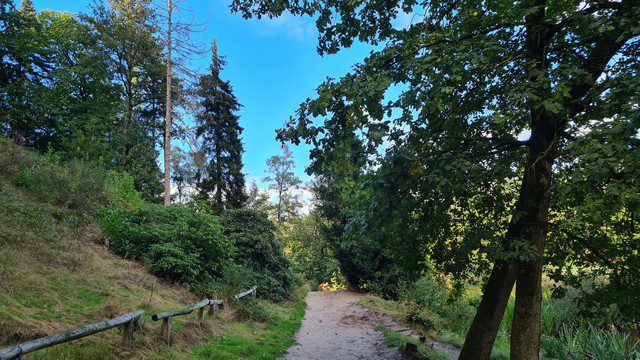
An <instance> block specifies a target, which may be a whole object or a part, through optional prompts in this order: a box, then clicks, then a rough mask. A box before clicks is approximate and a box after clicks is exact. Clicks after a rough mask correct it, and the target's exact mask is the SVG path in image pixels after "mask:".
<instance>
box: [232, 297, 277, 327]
mask: <svg viewBox="0 0 640 360" xmlns="http://www.w3.org/2000/svg"><path fill="white" fill-rule="evenodd" d="M234 306H235V308H236V309H237V310H238V312H239V313H240V314H241V316H242V317H245V318H247V319H250V320H253V321H258V322H267V321H269V320H270V319H269V314H268V313H267V311H266V310H265V309H264V308H263V307H262V305H261V304H260V301H258V300H256V299H255V298H254V297H252V296H246V297H244V298H242V299H238V300H236V301H235V302H234Z"/></svg>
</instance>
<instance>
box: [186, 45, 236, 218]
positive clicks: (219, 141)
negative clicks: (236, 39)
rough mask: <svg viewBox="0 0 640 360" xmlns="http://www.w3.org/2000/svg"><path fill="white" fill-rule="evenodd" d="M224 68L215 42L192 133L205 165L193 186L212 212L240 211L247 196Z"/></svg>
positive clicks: (233, 100) (201, 83)
mask: <svg viewBox="0 0 640 360" xmlns="http://www.w3.org/2000/svg"><path fill="white" fill-rule="evenodd" d="M224 65H226V61H225V60H224V57H222V56H220V55H218V50H217V43H216V41H215V40H214V41H213V45H212V56H211V66H210V71H211V72H210V73H209V74H206V75H204V76H202V77H201V78H200V81H199V84H198V96H199V97H200V98H201V111H200V112H199V113H198V115H197V116H196V122H197V130H196V134H197V135H198V136H199V137H202V140H203V150H204V152H205V154H206V156H207V160H208V161H207V164H206V166H205V167H204V170H203V171H199V172H198V174H197V187H198V190H199V193H200V195H201V196H202V197H204V198H206V199H207V200H209V201H210V202H211V203H212V204H213V208H214V211H216V212H222V211H224V210H225V209H228V208H240V207H242V206H243V205H244V203H245V201H246V199H247V196H246V194H245V192H244V183H245V180H244V174H243V173H242V153H243V152H244V150H243V145H242V141H241V139H240V135H241V134H242V130H243V129H242V127H241V126H240V124H239V119H240V117H239V116H238V115H236V112H237V111H238V110H239V109H240V107H241V105H240V103H239V102H238V99H236V96H235V95H234V93H233V88H232V87H231V84H230V83H229V82H228V81H223V80H221V79H220V72H221V71H222V68H223V66H224Z"/></svg>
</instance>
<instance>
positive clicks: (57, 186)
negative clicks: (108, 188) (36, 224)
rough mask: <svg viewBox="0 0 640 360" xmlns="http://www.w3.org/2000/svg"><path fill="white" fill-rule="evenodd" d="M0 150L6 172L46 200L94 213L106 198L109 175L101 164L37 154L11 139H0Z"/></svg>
mask: <svg viewBox="0 0 640 360" xmlns="http://www.w3.org/2000/svg"><path fill="white" fill-rule="evenodd" d="M0 150H2V151H1V152H0V168H2V172H4V173H5V174H7V175H9V176H10V177H11V179H12V180H13V182H14V183H15V184H16V185H19V186H21V187H23V188H25V189H27V190H29V191H30V192H31V193H32V194H34V196H36V197H38V198H39V199H41V200H42V201H44V202H50V203H52V204H55V205H58V206H64V207H67V208H70V209H74V210H78V211H79V212H80V213H90V212H92V211H93V210H95V209H96V208H97V207H98V206H99V205H100V204H102V203H103V202H104V201H105V182H106V178H107V174H106V172H105V171H104V170H102V169H100V168H99V167H96V166H93V165H91V164H87V163H85V162H83V161H81V160H71V161H60V160H59V159H58V158H57V157H56V156H53V155H49V156H34V155H33V154H30V153H28V152H27V151H26V150H25V149H22V148H20V147H19V146H16V145H14V144H12V143H10V142H9V141H7V140H0Z"/></svg>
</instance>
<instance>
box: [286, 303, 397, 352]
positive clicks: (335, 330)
mask: <svg viewBox="0 0 640 360" xmlns="http://www.w3.org/2000/svg"><path fill="white" fill-rule="evenodd" d="M360 296H361V295H358V294H356V293H353V292H348V291H317V292H309V293H308V294H307V312H306V313H305V316H304V319H303V320H302V326H301V327H300V330H299V331H298V333H297V334H296V338H295V339H296V344H295V345H293V346H291V347H290V348H289V350H288V352H287V354H286V355H285V356H284V359H287V360H294V359H305V360H307V359H341V360H344V359H404V357H403V356H402V354H401V353H400V351H399V350H398V349H396V348H393V347H389V346H387V344H386V343H385V340H384V336H383V335H382V333H380V332H379V331H377V330H375V328H376V327H377V326H380V325H383V326H389V327H391V326H393V325H394V323H393V322H392V320H391V319H388V318H387V317H385V316H383V315H381V314H378V313H375V312H373V311H370V310H366V309H364V308H362V307H360V306H358V305H356V304H355V301H356V300H358V298H359V297H360Z"/></svg>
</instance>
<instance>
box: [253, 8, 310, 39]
mask: <svg viewBox="0 0 640 360" xmlns="http://www.w3.org/2000/svg"><path fill="white" fill-rule="evenodd" d="M253 24H254V26H256V27H257V28H258V33H259V35H261V36H275V35H284V36H286V37H287V38H289V39H294V40H297V41H307V40H315V39H316V38H317V34H318V32H317V31H316V27H315V24H314V22H313V19H310V18H308V17H305V18H301V17H298V16H293V15H291V14H289V13H284V14H282V15H281V16H279V17H277V18H273V19H269V18H262V19H260V20H253Z"/></svg>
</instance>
